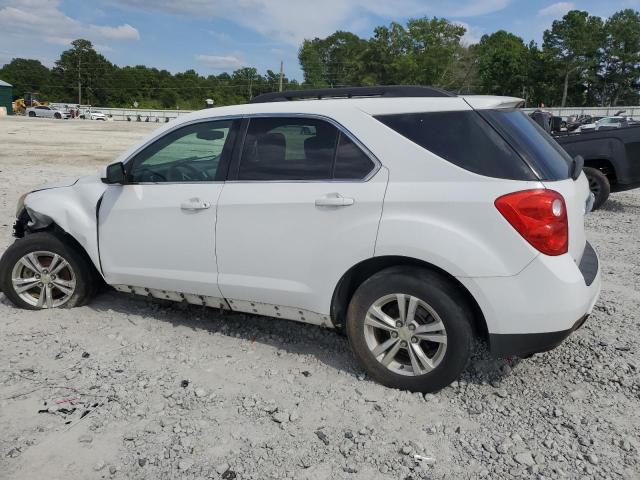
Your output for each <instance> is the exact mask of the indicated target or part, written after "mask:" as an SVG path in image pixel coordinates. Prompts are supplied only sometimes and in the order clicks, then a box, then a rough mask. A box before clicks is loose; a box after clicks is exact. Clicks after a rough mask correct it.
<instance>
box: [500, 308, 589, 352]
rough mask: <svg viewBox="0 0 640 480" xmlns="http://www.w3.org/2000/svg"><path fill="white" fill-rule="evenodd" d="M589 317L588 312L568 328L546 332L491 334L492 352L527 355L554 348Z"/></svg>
mask: <svg viewBox="0 0 640 480" xmlns="http://www.w3.org/2000/svg"><path fill="white" fill-rule="evenodd" d="M588 317H589V315H588V314H586V315H585V316H584V317H582V318H581V319H580V320H578V321H577V322H576V323H574V324H573V326H572V327H571V328H569V329H568V330H562V331H559V332H545V333H506V334H495V333H491V334H489V345H490V348H491V354H492V355H495V356H496V357H510V356H521V357H524V356H527V355H531V354H534V353H540V352H546V351H548V350H553V349H554V348H556V347H557V346H558V345H560V344H561V343H562V342H563V341H564V340H565V339H566V338H567V337H568V336H569V335H571V334H572V333H573V332H575V331H576V330H578V329H579V328H580V327H581V326H582V325H584V322H586V321H587V318H588Z"/></svg>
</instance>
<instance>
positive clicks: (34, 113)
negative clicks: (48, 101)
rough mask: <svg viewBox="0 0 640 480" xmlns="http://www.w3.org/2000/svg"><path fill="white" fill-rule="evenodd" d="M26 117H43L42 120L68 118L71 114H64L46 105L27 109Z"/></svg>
mask: <svg viewBox="0 0 640 480" xmlns="http://www.w3.org/2000/svg"><path fill="white" fill-rule="evenodd" d="M27 115H29V116H30V117H44V118H57V119H63V118H69V117H71V114H70V113H69V112H65V111H63V110H58V109H57V108H54V107H49V106H47V105H39V106H37V107H30V108H27Z"/></svg>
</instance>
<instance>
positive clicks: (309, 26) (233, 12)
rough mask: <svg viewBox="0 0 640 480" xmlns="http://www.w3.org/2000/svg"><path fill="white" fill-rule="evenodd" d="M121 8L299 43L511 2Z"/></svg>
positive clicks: (401, 0)
mask: <svg viewBox="0 0 640 480" xmlns="http://www.w3.org/2000/svg"><path fill="white" fill-rule="evenodd" d="M112 1H115V2H117V3H119V4H120V5H122V6H123V7H136V8H140V9H144V10H147V11H162V12H165V13H171V14H181V15H188V16H192V17H196V18H200V19H202V18H222V19H225V20H228V21H231V22H233V23H235V24H237V25H240V26H243V27H246V28H249V29H251V30H254V31H256V32H258V33H260V34H262V35H264V36H266V37H270V38H272V39H273V40H277V41H280V42H284V43H288V44H290V45H295V46H296V47H297V46H299V45H300V43H301V42H302V40H304V39H305V38H313V37H323V36H326V35H329V34H331V33H333V32H334V31H336V30H337V29H348V28H349V26H352V25H354V23H353V22H354V21H355V20H358V19H359V20H358V22H357V25H364V24H365V23H364V22H366V18H365V17H368V16H371V15H375V16H379V17H384V18H390V19H391V18H397V17H398V14H399V13H401V15H402V17H415V16H421V15H429V16H431V15H436V16H447V17H474V16H478V15H485V14H488V13H492V12H496V11H499V10H502V9H503V8H505V7H506V6H507V5H508V4H509V3H510V1H511V0H441V1H437V2H436V1H430V2H427V1H422V0H393V1H390V0H324V1H322V2H307V1H300V0H217V1H215V2H213V1H211V0H181V1H179V2H177V1H175V0H112Z"/></svg>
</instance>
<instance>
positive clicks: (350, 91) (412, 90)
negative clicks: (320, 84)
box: [249, 85, 456, 103]
mask: <svg viewBox="0 0 640 480" xmlns="http://www.w3.org/2000/svg"><path fill="white" fill-rule="evenodd" d="M455 96H456V95H455V94H454V93H451V92H447V91H445V90H442V89H440V88H435V87H427V86H422V85H377V86H370V87H338V88H319V89H305V90H285V91H284V92H271V93H263V94H262V95H258V96H257V97H254V98H253V99H252V100H251V102H249V103H265V102H287V101H292V100H302V99H307V100H310V99H316V100H322V99H326V98H363V97H387V98H399V97H455Z"/></svg>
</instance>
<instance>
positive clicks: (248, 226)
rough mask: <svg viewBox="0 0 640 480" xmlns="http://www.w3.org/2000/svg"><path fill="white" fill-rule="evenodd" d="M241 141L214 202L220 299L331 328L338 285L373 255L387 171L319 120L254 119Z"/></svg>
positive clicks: (342, 133) (347, 136)
mask: <svg viewBox="0 0 640 480" xmlns="http://www.w3.org/2000/svg"><path fill="white" fill-rule="evenodd" d="M244 138H245V140H244V144H243V147H242V149H241V150H240V151H238V156H237V158H236V159H235V160H234V162H235V163H234V165H232V171H231V173H230V180H229V181H228V182H227V183H226V184H225V187H224V189H223V191H222V194H221V196H220V200H219V202H218V223H217V229H216V231H217V235H216V239H217V254H218V266H219V277H218V281H219V285H220V290H221V292H222V294H223V295H224V297H225V298H227V299H230V305H231V307H232V308H234V309H238V310H245V311H253V312H260V313H265V312H266V313H270V314H271V315H272V316H278V315H280V316H283V317H285V315H283V314H281V313H280V311H278V310H277V308H275V307H276V306H288V307H296V308H297V309H300V310H296V315H297V317H296V318H297V319H298V320H303V321H311V322H313V321H315V320H314V319H312V318H308V313H307V312H306V311H310V312H316V313H319V314H323V315H325V317H324V318H322V317H316V319H319V320H318V323H323V322H325V321H326V322H328V314H329V306H330V302H331V296H332V294H333V290H334V288H335V286H336V284H337V282H338V280H339V279H340V277H341V276H342V275H343V274H344V273H345V272H346V271H347V270H348V269H349V268H350V267H351V266H353V265H355V264H357V263H358V262H359V261H362V260H364V259H366V258H368V257H371V256H372V255H373V252H374V245H375V239H376V232H377V228H378V224H379V221H380V216H381V212H382V202H383V197H384V192H385V187H386V184H387V178H388V175H387V171H386V169H384V168H380V166H379V164H378V162H377V160H376V159H375V158H373V156H372V155H371V154H370V153H369V152H368V151H366V149H365V148H364V147H363V146H362V145H361V144H359V142H357V140H356V139H355V138H353V137H352V136H351V135H350V134H349V133H348V132H346V131H343V130H341V129H339V128H337V126H336V125H334V124H332V123H330V122H328V121H325V120H322V119H317V118H302V117H299V116H296V117H289V118H288V117H273V118H265V117H260V118H252V119H251V120H250V121H248V127H247V130H246V134H245V137H244ZM258 303H259V304H266V305H269V306H270V307H268V308H272V310H273V311H271V310H268V309H267V310H264V309H263V308H267V307H264V305H263V306H262V307H259V306H258V305H257V304H258ZM285 318H292V317H291V316H289V317H285Z"/></svg>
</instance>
